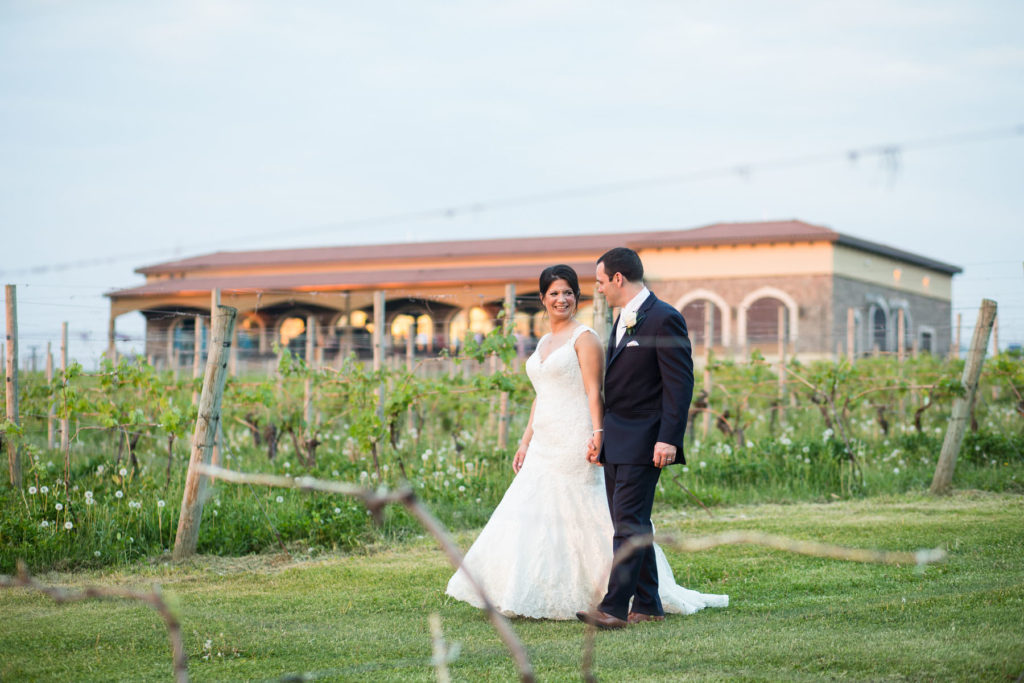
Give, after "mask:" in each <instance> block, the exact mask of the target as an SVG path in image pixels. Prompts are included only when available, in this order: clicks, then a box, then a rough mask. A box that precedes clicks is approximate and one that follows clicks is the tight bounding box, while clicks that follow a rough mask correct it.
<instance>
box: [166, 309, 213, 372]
mask: <svg viewBox="0 0 1024 683" xmlns="http://www.w3.org/2000/svg"><path fill="white" fill-rule="evenodd" d="M207 328H208V326H207V325H203V327H202V330H201V334H200V340H199V351H200V361H201V360H202V358H203V357H205V355H206V341H207V333H208V329H207ZM195 353H196V317H195V316H188V317H184V318H179V319H178V320H176V321H175V322H174V324H173V325H171V359H172V367H187V366H189V365H192V363H193V362H194V360H195Z"/></svg>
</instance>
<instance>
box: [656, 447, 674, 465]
mask: <svg viewBox="0 0 1024 683" xmlns="http://www.w3.org/2000/svg"><path fill="white" fill-rule="evenodd" d="M675 460H676V447H675V446H673V445H672V444H670V443H665V442H664V441H659V442H658V443H656V444H654V466H655V467H657V468H659V469H660V468H662V467H665V466H666V465H671V464H672V463H673V462H675Z"/></svg>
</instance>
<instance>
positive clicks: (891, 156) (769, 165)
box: [0, 124, 1024, 277]
mask: <svg viewBox="0 0 1024 683" xmlns="http://www.w3.org/2000/svg"><path fill="white" fill-rule="evenodd" d="M1019 136H1024V124H1018V125H1015V126H1009V127H1000V128H990V129H987V130H981V131H972V132H966V133H952V134H947V135H942V136H935V137H929V138H921V139H917V140H910V141H907V142H903V143H895V144H889V143H886V144H875V145H867V146H864V147H857V148H853V149H847V150H843V151H839V152H835V151H833V152H820V153H815V154H805V155H799V156H792V157H784V158H780V159H774V160H768V161H761V162H753V163H740V164H730V165H727V166H718V167H712V168H707V169H702V170H698V171H689V172H686V173H677V174H669V175H660V176H650V177H647V178H636V179H633V180H623V181H616V182H609V183H595V184H590V185H579V186H577V187H569V188H563V189H560V190H552V191H548V192H536V193H528V194H521V195H512V196H508V197H497V198H493V199H487V200H480V201H472V202H465V203H462V204H453V205H450V206H443V207H435V208H427V209H417V210H413V211H404V212H399V213H392V214H382V215H380V216H371V217H366V218H355V219H351V220H345V221H339V222H336V223H330V224H327V225H321V226H317V227H315V228H309V229H305V230H291V229H289V230H275V231H274V232H268V233H263V234H259V235H249V236H248V237H247V239H248V240H249V241H251V242H252V241H257V240H262V239H268V238H274V237H281V236H282V235H288V236H295V235H314V234H320V233H325V232H335V231H338V230H341V229H353V228H368V227H377V226H383V225H389V224H395V223H405V222H408V221H414V220H434V219H452V218H456V217H460V216H463V215H478V214H481V213H484V212H490V211H499V210H502V209H511V208H517V207H523V206H532V205H538V204H548V203H553V202H561V201H566V200H569V199H582V198H587V197H595V196H602V195H609V194H618V193H622V192H632V191H636V190H641V189H646V188H653V187H659V186H666V185H678V184H683V183H690V182H697V181H702V180H711V179H716V178H730V177H732V178H742V179H744V180H748V179H749V178H750V177H751V176H752V175H753V173H754V172H766V171H774V170H782V169H790V168H798V167H807V166H815V165H821V164H826V163H835V162H841V161H846V162H848V163H856V162H858V161H859V160H860V159H862V158H865V157H877V158H879V159H882V160H883V161H884V162H885V163H886V164H887V165H888V166H889V167H890V168H891V169H894V170H895V169H898V168H899V160H900V158H901V157H902V155H903V154H905V153H906V152H911V151H921V150H927V149H937V148H941V147H954V146H960V145H967V144H977V143H981V142H990V141H993V140H1003V139H1007V138H1013V137H1019ZM228 243H234V240H218V241H216V242H207V243H203V244H195V245H192V246H190V247H188V248H187V250H188V251H198V250H201V249H211V248H214V247H218V246H222V245H224V244H228ZM169 251H171V250H170V249H150V250H146V251H137V252H132V253H124V254H116V255H109V256H100V257H96V258H89V259H79V260H76V261H65V262H62V263H50V264H42V265H37V266H31V267H28V268H20V269H10V270H0V276H3V277H10V276H11V275H38V274H41V273H48V272H56V271H65V270H74V269H79V268H91V267H95V266H101V265H109V264H113V263H117V262H119V261H124V260H128V259H131V260H136V259H142V258H156V257H159V256H164V255H166V254H167V253H168V252H169ZM173 251H175V252H180V251H182V248H181V247H175V248H174V250H173Z"/></svg>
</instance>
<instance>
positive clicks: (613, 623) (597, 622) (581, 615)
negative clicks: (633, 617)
mask: <svg viewBox="0 0 1024 683" xmlns="http://www.w3.org/2000/svg"><path fill="white" fill-rule="evenodd" d="M576 618H577V619H579V620H580V621H582V622H583V623H585V624H591V625H592V626H596V627H598V628H604V629H615V628H626V627H627V626H629V622H628V621H626V620H625V619H619V618H618V617H613V616H612V615H610V614H605V613H604V612H598V611H597V610H594V611H593V612H577V613H576Z"/></svg>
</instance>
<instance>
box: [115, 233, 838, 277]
mask: <svg viewBox="0 0 1024 683" xmlns="http://www.w3.org/2000/svg"><path fill="white" fill-rule="evenodd" d="M838 235H839V233H837V232H835V231H834V230H830V229H829V228H825V227H821V226H818V225H811V224H809V223H804V222H803V221H796V220H792V221H771V222H764V223H716V224H715V225H709V226H705V227H702V228H692V229H687V230H662V231H656V232H650V231H649V232H629V233H605V234H590V235H565V236H558V237H509V238H502V239H486V240H458V241H446V242H413V243H408V242H406V243H401V244H372V245H357V246H341V247H309V248H304V249H266V250H260V251H218V252H214V253H212V254H203V255H201V256H195V257H192V258H187V259H181V260H178V261H166V262H164V263H157V264H154V265H152V266H146V267H143V268H138V269H137V270H136V271H135V272H137V273H142V274H144V275H155V274H159V273H172V272H182V271H196V270H204V269H208V268H224V267H246V266H266V265H274V266H286V265H300V264H301V265H310V264H316V263H338V264H344V263H350V262H355V261H359V262H364V263H365V262H366V261H375V260H381V261H383V260H387V261H392V260H413V259H425V258H431V259H437V258H457V257H470V258H471V257H481V256H491V255H502V256H518V255H533V254H537V255H540V254H550V253H552V252H559V251H570V250H572V251H575V250H582V251H588V252H598V254H597V255H598V256H599V255H600V252H602V251H607V250H608V249H611V248H612V247H616V246H622V245H626V246H630V247H633V246H634V245H635V246H636V247H641V246H653V245H658V246H673V245H676V244H679V245H684V244H686V245H691V244H735V243H739V242H744V243H754V242H771V241H775V242H780V241H793V240H809V239H810V240H827V241H835V239H836V237H838Z"/></svg>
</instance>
